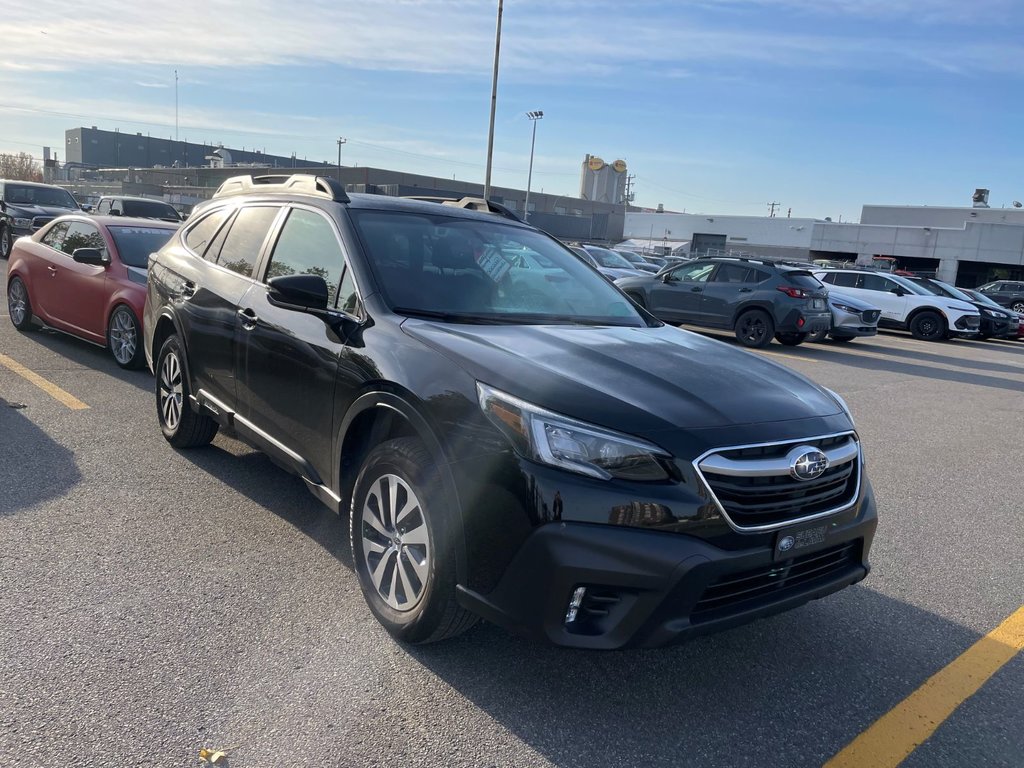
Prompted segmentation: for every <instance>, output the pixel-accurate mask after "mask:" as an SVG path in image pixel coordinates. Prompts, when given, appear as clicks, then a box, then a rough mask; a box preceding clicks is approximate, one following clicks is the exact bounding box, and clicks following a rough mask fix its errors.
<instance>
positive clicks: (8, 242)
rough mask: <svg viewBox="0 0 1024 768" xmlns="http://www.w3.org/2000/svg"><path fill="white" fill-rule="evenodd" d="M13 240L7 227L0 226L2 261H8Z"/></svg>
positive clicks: (0, 255)
mask: <svg viewBox="0 0 1024 768" xmlns="http://www.w3.org/2000/svg"><path fill="white" fill-rule="evenodd" d="M13 244H14V243H13V239H12V238H11V230H9V229H8V228H7V227H5V226H3V225H0V259H6V258H7V257H8V256H10V255H11V246H12V245H13Z"/></svg>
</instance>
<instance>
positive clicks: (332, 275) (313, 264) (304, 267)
mask: <svg viewBox="0 0 1024 768" xmlns="http://www.w3.org/2000/svg"><path fill="white" fill-rule="evenodd" d="M244 212H245V211H243V213H244ZM235 226H237V224H236V225H235ZM232 231H234V227H232ZM344 266H345V258H344V256H342V253H341V246H340V245H339V244H338V237H337V235H335V234H334V227H332V226H331V223H330V222H329V221H328V220H327V219H325V218H324V217H323V216H321V215H320V214H318V213H314V212H313V211H307V210H304V209H302V208H294V209H292V211H291V212H290V213H289V214H288V220H287V221H286V222H285V223H284V228H283V229H282V230H281V235H280V237H278V238H277V244H276V245H275V246H274V253H273V255H272V256H271V257H270V264H269V265H268V266H267V274H266V278H265V279H266V280H271V279H272V278H275V277H283V276H285V275H319V276H320V277H322V278H323V279H324V280H325V281H327V305H328V306H332V307H333V306H334V300H335V299H336V298H337V296H338V282H339V281H340V280H341V270H342V268H343V267H344Z"/></svg>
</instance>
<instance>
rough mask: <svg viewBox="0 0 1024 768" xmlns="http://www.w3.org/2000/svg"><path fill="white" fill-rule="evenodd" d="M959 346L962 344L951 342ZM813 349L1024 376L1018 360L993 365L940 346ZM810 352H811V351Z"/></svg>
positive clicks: (866, 344)
mask: <svg viewBox="0 0 1024 768" xmlns="http://www.w3.org/2000/svg"><path fill="white" fill-rule="evenodd" d="M950 343H951V344H955V345H957V346H959V345H960V344H961V342H950ZM811 348H820V349H828V350H831V351H840V350H842V351H851V352H853V351H856V350H863V351H864V352H872V353H874V354H876V355H887V356H889V357H895V358H912V359H913V360H920V361H922V362H933V363H940V364H942V365H956V366H960V367H961V368H974V369H976V370H980V371H987V372H989V373H1009V374H1017V375H1020V374H1024V365H1022V364H1021V362H1017V361H1016V359H1012V360H1009V361H1007V362H1005V363H993V362H991V361H989V360H976V359H973V358H965V357H962V356H960V355H958V354H956V350H955V349H952V348H950V347H942V346H939V347H938V348H937V351H936V352H927V351H918V350H914V349H904V348H899V349H895V348H893V347H887V346H882V345H881V344H871V343H864V344H861V345H860V346H850V345H844V346H843V347H841V348H840V347H837V346H828V345H819V344H815V345H813V346H812V347H811ZM811 348H809V349H808V351H810V349H811ZM938 350H948V351H949V352H950V354H945V355H944V354H940V352H939V351H938Z"/></svg>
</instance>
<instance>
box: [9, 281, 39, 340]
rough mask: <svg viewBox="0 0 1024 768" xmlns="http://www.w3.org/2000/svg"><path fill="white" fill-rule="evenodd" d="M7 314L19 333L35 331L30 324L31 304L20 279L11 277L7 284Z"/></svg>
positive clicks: (34, 327) (26, 290) (33, 325)
mask: <svg viewBox="0 0 1024 768" xmlns="http://www.w3.org/2000/svg"><path fill="white" fill-rule="evenodd" d="M7 313H8V314H9V315H10V317H11V322H12V323H14V327H15V328H17V329H18V330H19V331H34V330H36V325H35V324H34V323H33V322H32V302H31V301H30V300H29V298H28V288H27V287H25V283H23V282H22V281H21V278H20V277H12V278H11V281H10V282H9V283H8V284H7Z"/></svg>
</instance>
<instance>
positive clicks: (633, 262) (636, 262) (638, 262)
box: [608, 248, 661, 275]
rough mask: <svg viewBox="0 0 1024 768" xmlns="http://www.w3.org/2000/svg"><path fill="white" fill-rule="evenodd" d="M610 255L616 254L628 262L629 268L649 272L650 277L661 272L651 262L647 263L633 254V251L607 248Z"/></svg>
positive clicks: (637, 254) (638, 255)
mask: <svg viewBox="0 0 1024 768" xmlns="http://www.w3.org/2000/svg"><path fill="white" fill-rule="evenodd" d="M608 250H609V251H611V252H612V253H617V254H619V256H621V257H622V258H624V259H625V260H626V261H628V262H629V264H630V266H631V267H632V268H633V269H635V270H638V271H640V272H650V273H651V274H652V275H656V274H658V273H659V272H660V271H661V268H660V267H656V266H655V265H654V264H651V262H649V261H647V259H645V258H644V257H643V256H641V255H640V254H639V253H633V251H627V250H625V249H624V248H609V249H608Z"/></svg>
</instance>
